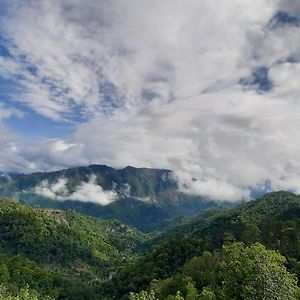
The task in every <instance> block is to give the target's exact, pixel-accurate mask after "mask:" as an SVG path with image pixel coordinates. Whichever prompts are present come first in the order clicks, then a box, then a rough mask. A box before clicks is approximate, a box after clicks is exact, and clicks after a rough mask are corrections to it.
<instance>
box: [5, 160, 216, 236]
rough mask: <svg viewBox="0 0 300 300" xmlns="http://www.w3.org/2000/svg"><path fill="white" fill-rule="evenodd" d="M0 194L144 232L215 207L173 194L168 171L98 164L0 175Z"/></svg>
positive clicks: (175, 191) (195, 198) (191, 197)
mask: <svg viewBox="0 0 300 300" xmlns="http://www.w3.org/2000/svg"><path fill="white" fill-rule="evenodd" d="M1 194H2V195H4V196H7V197H11V198H14V199H16V200H18V201H19V202H21V203H26V204H29V205H31V206H33V207H44V208H45V207H48V208H58V209H74V210H76V211H78V212H81V213H84V214H87V215H91V216H94V217H100V218H106V219H112V218H114V219H118V220H119V221H121V222H123V223H126V224H128V225H131V226H135V227H136V228H138V229H140V230H143V231H145V232H149V231H152V230H155V229H159V224H164V222H168V220H170V219H172V218H177V217H182V216H192V215H196V214H198V213H199V212H200V211H201V210H203V209H205V208H207V207H212V206H216V205H217V204H216V203H214V202H212V201H206V200H204V199H202V198H201V197H195V196H190V195H186V194H183V193H181V192H180V191H178V188H177V183H176V181H174V179H173V176H172V172H171V171H170V170H163V169H147V168H133V167H126V168H124V169H121V170H115V169H113V168H110V167H107V166H103V165H91V166H88V167H78V168H71V169H65V170H61V171H57V172H49V173H34V174H29V175H24V174H15V175H10V176H3V177H1V178H0V195H1ZM77 200H80V201H77ZM162 226H163V225H162Z"/></svg>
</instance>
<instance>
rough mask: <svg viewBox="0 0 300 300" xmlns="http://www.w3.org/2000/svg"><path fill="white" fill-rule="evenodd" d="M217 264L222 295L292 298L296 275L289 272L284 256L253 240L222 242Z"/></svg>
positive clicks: (254, 299)
mask: <svg viewBox="0 0 300 300" xmlns="http://www.w3.org/2000/svg"><path fill="white" fill-rule="evenodd" d="M221 255H224V256H225V259H223V260H222V261H221V262H220V263H219V265H218V269H219V276H220V281H221V282H222V285H221V288H222V293H223V295H224V298H225V299H245V300H258V299H264V300H295V299H296V295H297V293H298V292H299V289H298V287H297V278H296V276H295V275H294V274H291V273H289V272H288V271H287V270H286V268H285V266H284V263H285V262H286V261H285V258H284V257H283V256H282V255H280V254H279V253H278V252H276V251H273V250H266V248H265V247H264V246H263V245H261V244H259V243H256V244H254V245H251V246H249V247H245V246H244V244H243V243H235V244H233V245H231V246H225V247H224V248H223V251H222V253H221Z"/></svg>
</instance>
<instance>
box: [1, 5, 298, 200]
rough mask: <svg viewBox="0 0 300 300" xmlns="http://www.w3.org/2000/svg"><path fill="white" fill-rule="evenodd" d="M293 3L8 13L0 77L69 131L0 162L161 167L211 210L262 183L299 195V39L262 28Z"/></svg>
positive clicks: (32, 8)
mask: <svg viewBox="0 0 300 300" xmlns="http://www.w3.org/2000/svg"><path fill="white" fill-rule="evenodd" d="M4 2H7V3H8V1H4ZM298 2H299V1H296V0H282V1H281V0H279V1H272V0H245V1H239V0H224V1H221V2H220V1H217V0H204V1H196V0H187V1H174V0H167V1H163V2H162V1H158V0H155V1H151V3H150V2H149V1H141V0H139V1H135V0H134V1H132V0H130V1H127V0H124V1H104V0H103V1H89V0H86V1H81V0H76V1H72V3H70V2H69V1H66V0H56V1H54V0H42V1H29V0H27V1H18V0H13V1H9V9H8V10H9V13H8V14H7V16H5V17H4V18H3V19H2V21H1V27H2V28H3V29H2V31H3V33H4V35H5V37H6V47H7V48H8V50H9V51H10V56H9V57H6V58H5V59H3V58H2V59H0V66H1V71H0V74H1V76H2V77H5V78H6V79H7V80H12V81H14V82H15V84H16V87H19V89H16V93H17V96H18V97H16V101H21V102H23V103H24V104H25V105H27V106H29V107H31V109H34V110H35V111H36V112H37V113H39V114H41V115H43V116H45V117H48V118H51V119H53V120H62V119H63V120H67V121H69V122H74V123H75V124H76V125H75V126H76V130H75V132H74V134H73V135H72V136H68V137H65V138H61V139H56V140H53V139H47V138H45V139H44V140H42V141H37V142H32V143H28V142H27V141H26V140H25V141H24V140H23V141H22V140H17V141H16V140H14V141H13V142H12V141H8V142H5V145H6V146H4V152H3V153H4V154H3V153H2V154H0V164H2V166H3V168H4V169H5V168H6V169H9V168H14V169H18V170H24V171H25V172H30V171H32V170H49V169H55V168H60V167H67V166H73V165H81V164H82V165H84V164H88V163H102V164H108V165H111V166H114V167H123V166H126V165H133V166H146V167H156V168H168V169H172V170H174V171H175V173H176V174H177V175H176V176H177V179H178V181H179V186H180V188H181V189H182V190H184V191H185V192H187V193H194V194H196V193H197V194H200V195H205V196H206V197H209V198H212V199H227V200H228V199H229V198H230V199H240V198H247V197H249V190H250V187H257V186H260V185H263V184H264V183H265V182H270V188H271V189H274V190H275V189H281V188H282V189H290V190H294V191H297V192H298V191H300V189H299V187H298V184H297V182H298V181H299V182H300V171H299V170H300V168H299V167H300V156H299V155H300V154H299V153H300V142H299V138H298V136H299V128H300V121H299V113H300V104H299V98H300V92H299V89H298V86H299V76H298V75H299V61H300V40H299V38H298V37H299V33H300V32H299V30H300V27H299V26H298V25H297V22H290V23H287V22H286V23H284V22H283V21H284V20H280V19H278V18H277V19H276V18H275V19H274V16H276V15H277V14H278V12H280V11H281V12H285V13H286V14H287V15H288V16H292V17H294V18H299V17H300V8H299V3H298ZM277 16H278V15H277ZM271 20H272V22H271ZM270 22H271V23H270ZM274 22H275V23H276V22H277V23H278V24H274ZM270 24H271V25H270ZM275 25H276V26H275ZM257 70H264V72H265V73H264V74H263V78H262V77H259V76H258V74H257V73H255V72H257ZM245 79H246V80H245ZM262 80H265V82H267V83H268V84H269V85H268V88H264V83H263V82H261V81H262ZM74 116H76V118H74ZM82 118H83V119H82ZM78 119H80V120H78ZM0 130H1V127H0ZM0 139H1V137H0ZM0 141H1V140H0ZM1 148H3V146H2V147H1ZM10 149H13V151H14V152H13V153H14V155H15V156H16V163H12V162H11V161H12V158H11V154H10ZM1 155H2V157H1ZM5 157H8V160H7V161H8V162H5ZM192 178H196V179H197V180H196V181H195V180H193V179H192ZM78 197H79V195H78Z"/></svg>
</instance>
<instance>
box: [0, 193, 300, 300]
mask: <svg viewBox="0 0 300 300" xmlns="http://www.w3.org/2000/svg"><path fill="white" fill-rule="evenodd" d="M299 278H300V196H296V195H294V194H292V193H287V192H276V193H270V194H267V195H265V196H264V197H261V198H260V199H258V200H256V201H252V202H249V203H244V204H241V205H240V206H238V207H236V208H233V209H220V208H213V209H209V210H207V211H205V212H204V213H202V214H201V215H199V216H198V217H197V218H195V219H193V220H192V221H187V222H183V223H182V224H181V225H179V226H177V227H176V228H173V229H170V230H168V231H166V232H162V233H161V234H159V235H158V234H155V235H151V236H149V235H145V234H142V233H141V232H139V231H137V230H135V229H133V228H131V227H129V226H127V225H123V224H121V223H119V222H118V221H108V220H99V219H95V218H92V217H88V216H85V215H81V214H78V213H74V212H72V211H60V210H56V209H33V208H30V207H27V206H24V205H20V204H18V203H14V202H12V201H8V200H5V199H1V200H0V284H1V288H0V299H4V300H8V299H10V300H14V299H19V300H21V299H22V300H27V299H34V300H40V299H49V300H50V299H51V300H52V299H53V300H54V299H57V300H58V299H59V300H60V299H63V300H67V299H72V300H73V299H74V300H77V299H78V300H81V299H82V300H83V299H84V300H97V299H101V300H121V299H122V300H125V299H130V300H196V299H197V300H229V299H236V300H239V299H245V300H256V299H257V300H261V299H265V300H271V299H272V300H273V299H275V300H276V299H277V300H296V299H300V294H299V284H298V282H299ZM26 297H27V298H26Z"/></svg>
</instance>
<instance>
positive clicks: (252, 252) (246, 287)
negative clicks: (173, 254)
mask: <svg viewBox="0 0 300 300" xmlns="http://www.w3.org/2000/svg"><path fill="white" fill-rule="evenodd" d="M285 263H286V260H285V258H284V257H283V256H282V255H280V254H279V253H278V252H276V251H273V250H267V249H266V248H265V247H264V246H263V245H261V244H259V243H256V244H253V245H251V246H248V247H247V246H245V245H244V244H243V243H234V244H232V245H230V246H224V247H223V249H222V250H221V251H218V252H214V253H211V252H208V251H207V252H204V253H203V255H202V256H200V257H194V258H192V259H191V260H190V261H188V262H187V263H186V264H185V265H184V266H183V268H182V270H181V272H179V273H177V274H176V275H174V276H172V277H170V278H167V279H164V280H161V281H158V282H157V281H153V282H152V283H151V284H150V286H149V288H148V291H142V292H140V293H139V294H134V293H131V294H130V300H181V299H182V300H226V299H244V300H256V299H257V300H259V299H264V300H295V299H297V297H299V288H298V286H297V277H296V276H295V275H294V274H291V273H289V272H288V271H287V270H286V268H285V265H284V264H285Z"/></svg>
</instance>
